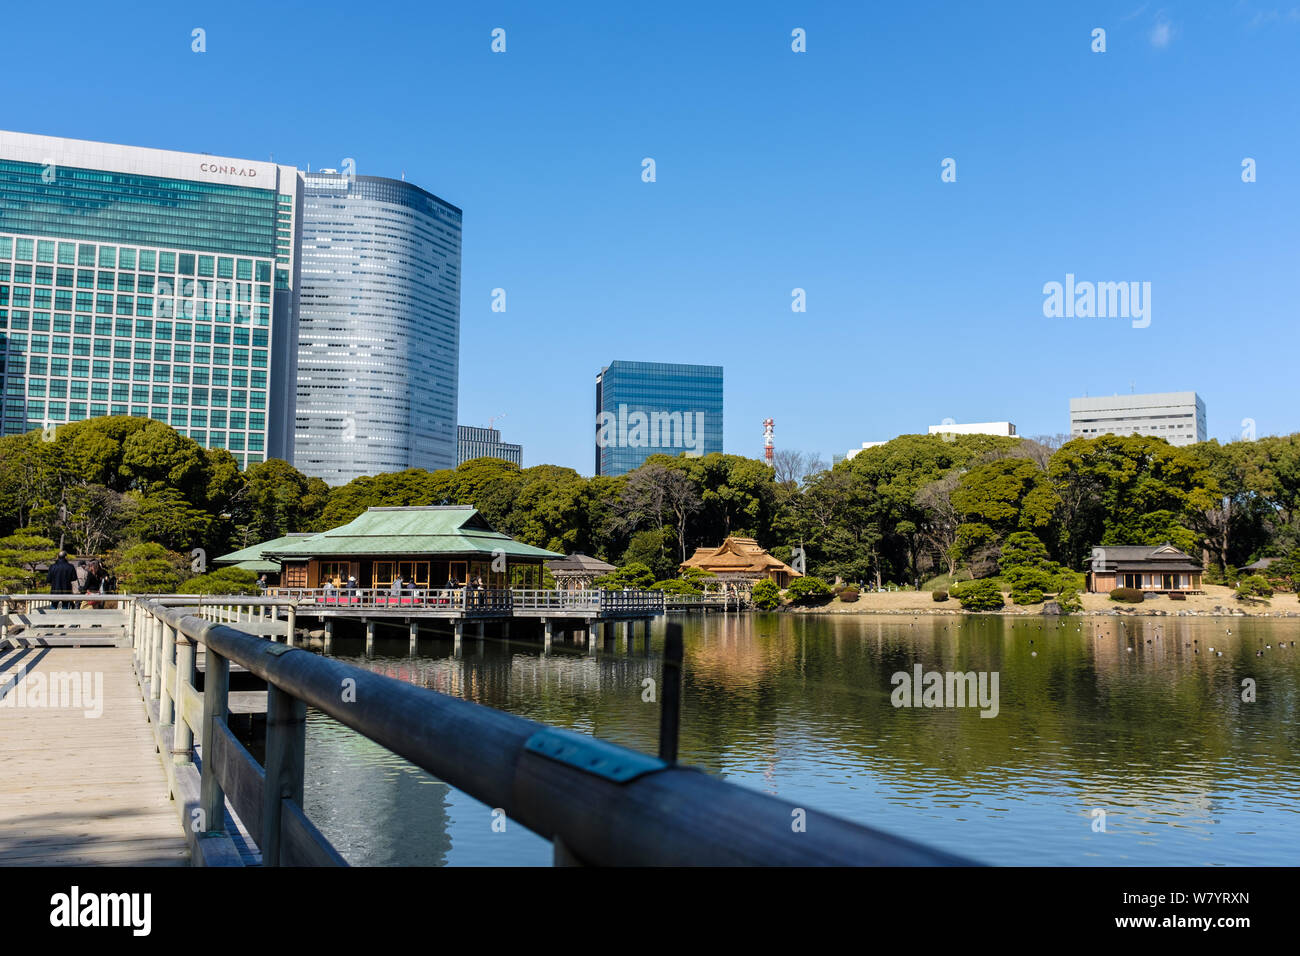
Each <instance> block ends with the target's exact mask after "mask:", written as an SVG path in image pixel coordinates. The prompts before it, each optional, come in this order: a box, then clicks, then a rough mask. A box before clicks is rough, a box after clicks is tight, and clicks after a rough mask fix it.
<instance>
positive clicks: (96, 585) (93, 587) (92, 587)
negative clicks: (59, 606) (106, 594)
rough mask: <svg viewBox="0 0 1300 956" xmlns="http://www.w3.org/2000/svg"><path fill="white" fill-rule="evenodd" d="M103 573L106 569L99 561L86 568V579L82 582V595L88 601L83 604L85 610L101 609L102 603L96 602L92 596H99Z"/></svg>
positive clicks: (92, 562)
mask: <svg viewBox="0 0 1300 956" xmlns="http://www.w3.org/2000/svg"><path fill="white" fill-rule="evenodd" d="M83 563H84V562H83ZM103 573H104V569H103V567H101V565H100V563H99V562H98V561H91V562H90V566H89V567H87V568H86V577H85V578H84V579H83V580H82V582H81V593H82V594H84V595H86V600H85V601H83V602H81V606H82V607H83V608H88V609H93V608H96V607H99V604H100V602H99V601H96V600H94V599H93V597H92V595H96V594H99V592H100V584H101V582H102V581H103Z"/></svg>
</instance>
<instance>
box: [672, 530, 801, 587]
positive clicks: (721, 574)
mask: <svg viewBox="0 0 1300 956" xmlns="http://www.w3.org/2000/svg"><path fill="white" fill-rule="evenodd" d="M689 568H698V569H699V570H701V571H705V572H707V573H709V574H712V575H713V576H714V577H716V578H718V580H719V581H722V582H723V583H739V582H748V583H749V584H750V585H752V584H753V583H754V582H757V581H761V580H763V579H767V580H769V581H771V582H772V583H773V584H775V585H776V586H777V587H780V588H784V587H787V586H789V584H790V582H791V581H793V580H794V579H795V578H798V577H803V575H802V574H800V573H799V572H798V571H796V570H795V569H794V568H792V567H790V566H789V565H788V564H786V563H785V562H783V561H778V560H777V559H776V558H774V557H772V555H770V554H768V552H767V551H766V550H765V549H764V548H761V547H759V544H758V542H757V541H755V540H754V539H753V538H727V540H725V541H723V542H722V544H721V545H719V546H718V547H716V548H696V549H695V553H694V554H692V555H691V556H690V557H689V558H687V559H686V560H685V561H683V562H682V564H681V570H682V571H686V570H687V569H689Z"/></svg>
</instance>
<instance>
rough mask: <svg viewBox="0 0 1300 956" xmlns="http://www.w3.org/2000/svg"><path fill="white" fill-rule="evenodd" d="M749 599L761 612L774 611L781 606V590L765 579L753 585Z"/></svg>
mask: <svg viewBox="0 0 1300 956" xmlns="http://www.w3.org/2000/svg"><path fill="white" fill-rule="evenodd" d="M750 597H751V599H752V600H753V602H754V607H756V608H758V609H759V610H761V611H775V610H776V609H777V608H778V607H780V606H781V589H780V588H779V587H777V586H776V585H775V584H774V583H773V582H771V581H769V580H768V579H767V578H764V579H763V580H762V581H759V582H758V583H757V584H755V585H754V590H753V591H752V592H751V593H750Z"/></svg>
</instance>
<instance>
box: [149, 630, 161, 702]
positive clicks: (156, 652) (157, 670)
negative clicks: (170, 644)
mask: <svg viewBox="0 0 1300 956" xmlns="http://www.w3.org/2000/svg"><path fill="white" fill-rule="evenodd" d="M151 630H152V631H153V646H152V647H151V648H150V651H149V657H150V658H151V659H152V661H153V675H152V676H153V683H151V684H150V685H149V696H150V697H152V698H153V699H154V700H157V701H161V700H162V676H163V675H162V645H163V622H162V618H161V617H155V618H154V620H153V627H152V628H151ZM160 706H161V705H160Z"/></svg>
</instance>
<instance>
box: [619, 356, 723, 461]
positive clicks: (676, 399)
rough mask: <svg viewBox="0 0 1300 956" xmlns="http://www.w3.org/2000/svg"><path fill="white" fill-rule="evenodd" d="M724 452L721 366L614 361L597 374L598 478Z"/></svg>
mask: <svg viewBox="0 0 1300 956" xmlns="http://www.w3.org/2000/svg"><path fill="white" fill-rule="evenodd" d="M721 451H722V366H720V365H675V364H670V363H667V362H611V363H610V364H609V365H607V366H606V367H605V368H603V369H601V370H600V374H599V375H597V376H596V474H598V475H612V476H616V475H623V474H626V473H627V472H629V471H632V470H634V469H636V468H638V467H639V466H640V465H641V464H642V463H643V462H644V461H645V460H646V458H648V457H649V456H651V455H659V454H667V455H681V454H683V453H685V454H686V455H689V456H692V457H698V456H700V455H708V454H712V453H714V452H721Z"/></svg>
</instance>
